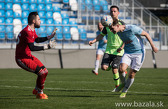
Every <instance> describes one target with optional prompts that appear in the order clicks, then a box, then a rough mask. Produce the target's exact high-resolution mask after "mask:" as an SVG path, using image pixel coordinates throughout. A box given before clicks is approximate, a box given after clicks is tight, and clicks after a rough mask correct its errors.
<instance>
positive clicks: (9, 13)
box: [5, 10, 13, 18]
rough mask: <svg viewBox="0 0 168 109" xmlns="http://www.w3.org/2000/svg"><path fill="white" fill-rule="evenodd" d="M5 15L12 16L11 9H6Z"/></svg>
mask: <svg viewBox="0 0 168 109" xmlns="http://www.w3.org/2000/svg"><path fill="white" fill-rule="evenodd" d="M5 17H7V18H8V17H13V10H7V11H6V14H5Z"/></svg>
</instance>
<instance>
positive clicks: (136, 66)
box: [120, 54, 144, 98]
mask: <svg viewBox="0 0 168 109" xmlns="http://www.w3.org/2000/svg"><path fill="white" fill-rule="evenodd" d="M130 56H131V60H132V62H131V68H130V72H129V76H128V79H127V81H126V83H125V86H124V88H123V91H122V94H121V95H120V97H121V98H124V97H125V96H126V93H127V91H128V90H129V88H130V87H131V85H132V84H133V82H134V78H135V75H136V72H137V71H139V70H140V68H141V66H142V63H143V60H144V54H131V55H130Z"/></svg>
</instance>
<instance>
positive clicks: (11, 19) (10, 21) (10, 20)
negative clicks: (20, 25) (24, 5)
mask: <svg viewBox="0 0 168 109" xmlns="http://www.w3.org/2000/svg"><path fill="white" fill-rule="evenodd" d="M5 23H6V24H12V23H13V18H12V17H9V18H7V19H6V21H5Z"/></svg>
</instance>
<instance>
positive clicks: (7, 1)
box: [5, 0, 13, 3]
mask: <svg viewBox="0 0 168 109" xmlns="http://www.w3.org/2000/svg"><path fill="white" fill-rule="evenodd" d="M5 2H6V3H13V0H5Z"/></svg>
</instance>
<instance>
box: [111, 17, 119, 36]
mask: <svg viewBox="0 0 168 109" xmlns="http://www.w3.org/2000/svg"><path fill="white" fill-rule="evenodd" d="M119 27H120V24H119V22H118V19H115V20H114V21H113V24H112V25H111V27H110V30H111V31H112V32H113V33H114V34H116V33H117V32H119V31H120V28H119Z"/></svg>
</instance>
